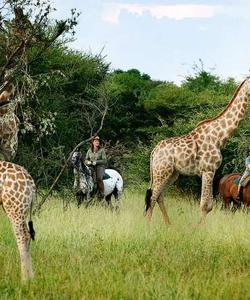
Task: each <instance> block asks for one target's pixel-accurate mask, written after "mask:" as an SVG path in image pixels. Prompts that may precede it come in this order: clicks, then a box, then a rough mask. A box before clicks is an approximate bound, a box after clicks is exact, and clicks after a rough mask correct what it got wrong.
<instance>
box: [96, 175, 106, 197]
mask: <svg viewBox="0 0 250 300" xmlns="http://www.w3.org/2000/svg"><path fill="white" fill-rule="evenodd" d="M97 186H98V196H97V198H98V200H102V199H103V198H104V184H103V180H101V179H99V180H97Z"/></svg>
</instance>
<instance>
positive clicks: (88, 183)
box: [71, 151, 123, 210]
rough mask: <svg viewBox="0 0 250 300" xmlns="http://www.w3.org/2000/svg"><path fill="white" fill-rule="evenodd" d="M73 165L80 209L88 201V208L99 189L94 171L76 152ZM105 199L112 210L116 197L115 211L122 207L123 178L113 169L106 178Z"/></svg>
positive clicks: (106, 173)
mask: <svg viewBox="0 0 250 300" xmlns="http://www.w3.org/2000/svg"><path fill="white" fill-rule="evenodd" d="M71 163H72V165H73V168H74V176H75V180H74V189H75V191H76V198H77V206H78V208H79V207H80V206H81V204H82V203H83V202H84V200H86V207H87V206H88V205H89V204H90V203H91V202H92V201H93V199H94V197H95V195H96V193H97V188H96V185H95V183H94V180H93V176H92V170H91V168H89V167H88V166H87V165H86V164H85V163H84V162H83V158H82V154H81V152H79V151H75V152H74V153H73V155H72V158H71ZM103 184H104V198H105V200H106V201H107V204H108V206H109V207H110V208H113V207H112V203H111V197H112V195H114V197H115V200H116V201H115V209H116V210H119V209H120V206H121V195H122V191H123V179H122V176H121V175H120V174H119V173H118V172H117V171H116V170H113V169H106V170H105V174H104V178H103Z"/></svg>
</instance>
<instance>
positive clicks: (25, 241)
mask: <svg viewBox="0 0 250 300" xmlns="http://www.w3.org/2000/svg"><path fill="white" fill-rule="evenodd" d="M3 206H4V205H3ZM4 210H5V212H6V214H7V216H8V218H9V220H10V223H11V225H12V228H13V231H14V234H15V238H16V242H17V247H18V250H19V254H20V262H21V275H22V279H23V280H28V279H31V278H32V277H33V271H32V263H31V256H30V252H29V242H30V233H29V231H28V228H27V225H26V221H25V216H24V213H23V212H22V211H21V210H20V209H18V210H17V211H15V213H13V207H9V206H4Z"/></svg>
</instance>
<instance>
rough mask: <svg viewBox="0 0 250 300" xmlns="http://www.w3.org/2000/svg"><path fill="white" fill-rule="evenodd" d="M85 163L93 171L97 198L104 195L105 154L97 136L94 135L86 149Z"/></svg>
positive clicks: (101, 197)
mask: <svg viewBox="0 0 250 300" xmlns="http://www.w3.org/2000/svg"><path fill="white" fill-rule="evenodd" d="M85 164H86V165H87V166H89V167H90V168H91V169H92V171H93V178H94V181H95V182H96V183H97V187H98V190H99V195H98V198H99V199H103V197H104V184H103V175H104V172H105V167H106V164H107V156H106V153H105V150H104V148H102V147H101V142H100V138H99V136H95V137H94V138H93V139H92V141H91V145H90V148H89V149H88V151H87V153H86V157H85Z"/></svg>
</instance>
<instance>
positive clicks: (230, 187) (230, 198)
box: [219, 173, 250, 210]
mask: <svg viewBox="0 0 250 300" xmlns="http://www.w3.org/2000/svg"><path fill="white" fill-rule="evenodd" d="M240 178H241V174H239V173H233V174H227V175H225V176H224V177H222V178H221V180H220V182H219V193H220V195H221V196H222V198H223V202H224V203H223V204H224V205H223V207H224V208H225V209H230V206H231V205H232V206H233V210H236V209H238V208H240V207H241V204H243V205H244V207H246V208H249V207H250V184H247V185H246V186H245V187H244V188H243V189H242V188H241V191H240V200H238V199H237V195H238V184H239V180H240Z"/></svg>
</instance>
